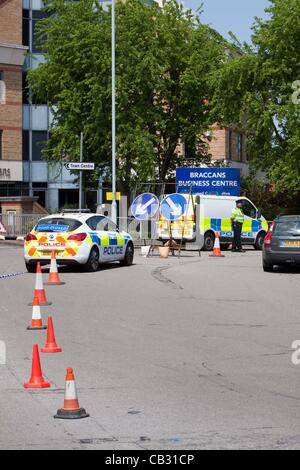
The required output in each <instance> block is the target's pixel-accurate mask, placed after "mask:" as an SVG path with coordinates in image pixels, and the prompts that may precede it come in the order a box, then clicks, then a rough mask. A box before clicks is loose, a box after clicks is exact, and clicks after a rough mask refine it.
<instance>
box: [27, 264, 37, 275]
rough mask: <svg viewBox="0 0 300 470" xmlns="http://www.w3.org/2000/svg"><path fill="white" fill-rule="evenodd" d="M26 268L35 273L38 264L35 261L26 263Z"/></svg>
mask: <svg viewBox="0 0 300 470" xmlns="http://www.w3.org/2000/svg"><path fill="white" fill-rule="evenodd" d="M25 266H26V269H27V271H28V272H29V273H35V272H36V264H34V263H25Z"/></svg>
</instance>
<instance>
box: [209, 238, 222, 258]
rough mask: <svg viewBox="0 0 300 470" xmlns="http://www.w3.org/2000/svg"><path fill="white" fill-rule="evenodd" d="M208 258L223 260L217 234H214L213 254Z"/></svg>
mask: <svg viewBox="0 0 300 470" xmlns="http://www.w3.org/2000/svg"><path fill="white" fill-rule="evenodd" d="M210 258H225V256H224V255H222V253H221V247H220V237H219V232H216V239H215V244H214V251H213V254H212V255H210Z"/></svg>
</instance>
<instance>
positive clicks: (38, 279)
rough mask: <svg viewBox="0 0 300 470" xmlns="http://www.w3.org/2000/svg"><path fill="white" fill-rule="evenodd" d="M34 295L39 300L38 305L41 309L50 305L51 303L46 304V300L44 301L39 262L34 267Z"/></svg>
mask: <svg viewBox="0 0 300 470" xmlns="http://www.w3.org/2000/svg"><path fill="white" fill-rule="evenodd" d="M34 295H37V297H38V299H39V304H40V306H41V307H43V306H45V305H51V304H52V302H47V299H46V293H45V289H44V284H43V275H42V269H41V263H40V262H39V261H38V263H37V265H36V281H35V289H34ZM29 305H33V303H32V304H29Z"/></svg>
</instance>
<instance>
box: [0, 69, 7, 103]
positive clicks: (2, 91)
mask: <svg viewBox="0 0 300 470" xmlns="http://www.w3.org/2000/svg"><path fill="white" fill-rule="evenodd" d="M5 101H6V87H5V81H4V73H3V72H1V70H0V104H5Z"/></svg>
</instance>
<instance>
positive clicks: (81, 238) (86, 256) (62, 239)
mask: <svg viewBox="0 0 300 470" xmlns="http://www.w3.org/2000/svg"><path fill="white" fill-rule="evenodd" d="M52 251H55V253H56V260H57V263H58V264H64V265H72V264H73V265H75V264H77V265H83V266H85V268H86V269H87V270H88V271H97V269H98V267H99V264H101V263H109V262H114V261H119V262H120V263H121V264H122V265H123V266H130V265H132V263H133V256H134V245H133V240H132V237H131V236H130V235H129V234H128V233H126V232H119V230H118V229H117V226H116V225H115V224H114V223H113V222H112V220H110V219H109V218H107V217H105V216H103V215H100V214H92V213H62V214H55V215H49V216H47V217H43V218H42V219H40V220H39V222H38V223H37V224H36V226H35V227H34V228H33V230H32V231H31V232H30V233H28V235H27V236H26V237H25V243H24V258H25V264H26V267H27V270H28V271H29V272H34V271H35V269H36V264H37V262H38V261H39V262H40V263H41V264H42V265H45V264H48V263H49V261H50V258H51V253H52Z"/></svg>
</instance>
